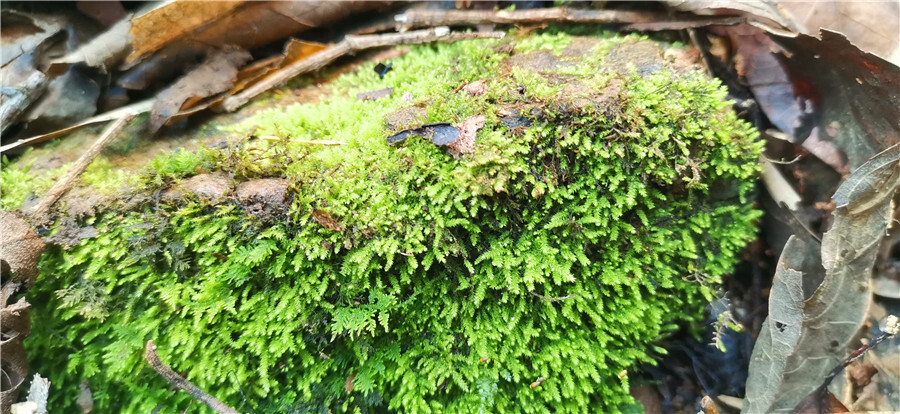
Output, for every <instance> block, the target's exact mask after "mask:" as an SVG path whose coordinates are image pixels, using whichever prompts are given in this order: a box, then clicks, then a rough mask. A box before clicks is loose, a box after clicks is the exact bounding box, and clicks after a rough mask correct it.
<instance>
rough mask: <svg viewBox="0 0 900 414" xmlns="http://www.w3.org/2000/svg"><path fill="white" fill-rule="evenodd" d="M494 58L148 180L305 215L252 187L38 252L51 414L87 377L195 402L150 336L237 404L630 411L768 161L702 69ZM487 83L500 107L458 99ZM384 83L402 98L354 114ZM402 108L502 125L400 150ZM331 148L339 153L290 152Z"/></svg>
mask: <svg viewBox="0 0 900 414" xmlns="http://www.w3.org/2000/svg"><path fill="white" fill-rule="evenodd" d="M576 40H578V39H565V38H564V37H563V36H559V37H555V38H552V39H550V43H552V44H553V45H556V46H559V45H561V44H563V43H564V42H570V41H571V42H570V43H566V44H572V43H574V42H575V41H576ZM602 41H603V40H601V42H602ZM545 43H546V42H545V41H544V40H541V41H539V42H536V43H535V44H536V45H543V44H545ZM495 45H496V43H495V42H493V41H471V42H460V43H456V44H452V45H434V46H419V47H414V48H413V50H412V51H411V52H410V53H409V54H407V55H405V56H403V57H401V58H399V59H396V60H394V61H393V62H394V68H395V69H394V70H393V71H391V72H390V73H388V75H387V76H386V77H385V79H384V80H379V79H378V77H377V76H375V75H374V74H373V73H372V71H371V68H369V67H363V68H362V69H360V71H359V73H356V74H350V75H345V76H343V77H341V78H340V79H338V80H337V81H336V82H335V84H334V93H333V96H332V98H331V99H329V100H327V101H326V102H323V103H321V104H317V105H310V104H306V105H294V106H290V107H287V108H279V109H272V110H269V111H265V112H263V113H260V114H259V115H258V116H256V117H254V118H251V119H249V120H247V121H245V122H244V123H242V124H240V125H237V126H235V127H234V129H235V133H240V134H245V133H246V132H247V131H249V130H250V129H251V128H256V130H255V132H254V134H256V135H258V136H262V135H274V136H277V137H281V138H284V139H282V140H280V141H278V140H276V141H261V140H254V141H244V142H242V143H241V146H240V148H237V147H232V148H230V149H227V150H225V151H222V152H221V153H215V152H210V151H206V150H204V151H201V152H196V153H185V154H174V155H172V156H169V157H166V158H161V159H159V160H157V161H156V162H154V164H152V166H151V168H152V170H153V171H155V173H154V174H155V177H156V179H157V181H156V182H157V184H161V183H165V182H168V181H170V180H171V179H172V178H178V177H184V176H187V175H191V174H196V173H197V172H199V171H204V170H205V171H219V170H221V171H222V172H224V173H227V174H230V175H233V176H234V177H235V179H236V180H238V181H239V182H242V181H246V180H252V179H256V178H263V177H283V178H285V179H287V180H288V183H289V187H288V188H289V190H288V201H289V207H286V213H278V212H277V211H280V210H277V209H275V210H273V211H276V212H275V213H255V214H250V213H249V212H250V211H267V210H265V209H261V210H254V208H261V207H259V203H260V201H252V200H251V201H248V200H249V199H242V198H241V197H243V196H241V195H240V194H242V193H241V191H242V190H241V188H238V190H236V191H235V194H237V195H236V196H234V197H233V198H231V199H229V200H227V201H225V202H222V203H219V204H217V205H215V206H210V205H206V204H203V203H201V202H198V201H191V200H190V198H189V199H188V200H181V201H172V202H161V203H159V204H156V203H150V204H149V205H148V206H147V207H146V208H145V209H143V210H140V211H134V212H130V213H127V214H109V215H107V216H105V217H102V218H100V219H99V220H98V221H97V222H96V223H95V226H96V227H97V228H98V230H99V236H97V237H96V238H93V239H90V240H86V241H84V242H82V244H80V245H79V246H76V247H74V248H72V249H71V250H69V251H62V250H56V251H55V252H54V253H52V254H49V255H47V257H46V258H45V260H43V261H42V263H41V267H42V270H43V275H42V277H43V279H42V283H41V284H39V287H38V288H37V290H34V291H33V292H32V293H31V295H32V296H31V298H30V301H31V303H34V304H38V305H36V306H35V309H34V310H33V314H34V315H35V318H36V319H35V320H36V321H40V323H36V324H35V327H34V332H33V334H32V337H31V338H29V339H28V341H27V344H28V347H29V349H28V354H29V355H30V356H31V358H32V364H33V367H34V369H36V370H37V371H38V372H41V373H42V374H44V375H47V376H49V377H50V379H51V381H53V387H54V388H53V391H52V392H51V398H53V404H55V407H58V408H57V409H58V410H61V411H65V410H66V409H69V410H71V409H72V407H71V405H72V404H73V402H74V401H75V397H76V394H77V392H78V391H77V390H78V384H79V383H81V382H82V381H83V380H85V379H87V380H89V381H90V384H91V389H92V390H93V392H94V398H95V408H96V409H98V410H99V411H110V412H114V411H125V412H149V411H151V410H153V409H154V408H155V407H156V406H157V404H163V406H164V407H165V408H164V409H163V410H164V411H175V410H182V409H184V408H185V407H186V406H187V405H188V404H189V400H190V397H189V396H187V395H185V394H183V393H173V392H169V391H167V388H168V384H167V383H165V381H164V380H162V379H161V378H159V377H158V376H157V375H156V374H155V373H154V372H153V371H152V370H151V369H150V368H149V367H148V366H147V365H146V363H145V362H144V361H143V358H142V354H143V347H144V344H145V343H146V341H147V340H149V339H153V340H154V342H155V343H156V344H157V346H158V347H159V353H160V355H161V356H162V359H163V360H164V361H166V362H167V363H169V364H170V365H172V366H173V368H174V369H175V370H176V371H178V372H186V373H187V378H188V379H189V380H191V381H193V382H194V383H195V384H197V385H198V386H200V387H201V388H203V389H205V390H207V391H209V392H210V393H212V394H213V395H215V396H217V397H218V398H220V399H223V400H225V401H227V402H228V403H229V404H230V405H232V406H234V407H242V408H240V409H241V410H242V411H254V412H307V411H310V412H325V411H330V412H385V411H400V412H434V413H444V412H453V413H457V412H458V413H479V412H528V413H531V412H535V413H537V412H550V411H557V412H615V411H617V410H619V409H621V407H625V406H626V405H627V404H630V403H632V399H631V397H630V396H629V394H628V377H627V376H625V377H622V378H621V379H620V378H619V373H620V372H622V371H623V370H633V369H634V367H635V365H636V364H637V363H641V362H650V361H652V352H653V351H652V349H653V345H652V344H653V342H654V341H655V340H656V339H658V338H659V337H660V335H662V334H663V333H665V332H666V331H670V330H671V329H673V327H674V326H675V325H674V324H677V323H679V322H691V321H694V320H696V319H697V318H698V317H699V316H700V313H701V311H702V309H703V306H704V303H705V299H704V296H705V295H707V296H708V295H709V292H710V289H711V286H712V284H713V283H715V282H716V281H717V280H718V278H719V277H720V276H721V275H722V274H724V273H726V272H728V271H729V269H730V268H731V266H732V265H733V264H734V263H735V261H736V256H737V253H738V252H739V250H740V249H741V248H742V247H743V246H744V244H745V243H747V242H748V241H749V240H751V239H752V238H753V237H754V233H755V227H754V223H753V222H754V220H756V218H758V216H759V214H758V213H757V212H755V211H754V210H753V209H752V207H751V200H750V194H751V191H752V188H753V179H754V177H755V175H756V173H757V166H756V165H757V164H756V160H757V157H758V155H759V153H760V151H761V143H759V142H757V140H756V134H755V132H753V131H752V129H751V128H750V126H749V125H747V124H746V123H743V122H741V121H739V120H737V119H736V118H735V115H734V114H733V113H732V112H731V111H730V110H728V108H727V103H726V102H724V100H723V99H724V97H725V92H724V90H723V89H722V88H721V87H720V85H719V84H718V82H715V81H710V80H709V79H707V78H705V77H704V76H703V75H701V74H699V73H683V74H681V75H674V74H673V73H674V72H672V71H670V70H668V69H664V70H660V71H657V72H655V73H652V74H649V75H646V76H645V77H639V76H637V75H627V74H617V72H615V71H611V70H608V69H606V68H603V67H602V66H598V67H596V68H595V70H594V71H593V73H590V74H588V73H581V72H578V71H573V72H570V73H556V72H554V71H553V69H552V68H551V69H548V70H546V71H544V70H538V71H535V70H532V69H528V67H529V66H528V65H530V64H531V63H530V62H528V61H524V62H521V63H522V64H521V65H513V64H510V63H509V60H506V59H507V57H508V56H507V55H505V54H502V53H498V52H495V51H494V50H493V49H492V47H493V46H495ZM556 46H555V47H556ZM529 47H531V46H529ZM535 47H538V46H535ZM540 47H543V46H540ZM597 47H602V45H598V46H597ZM589 50H590V49H589ZM550 64H551V66H552V65H555V64H556V63H553V62H550ZM598 64H599V63H598ZM660 64H661V63H660ZM640 69H641V68H635V73H638V72H639V70H640ZM585 72H586V71H585ZM596 73H603V74H604V75H603V77H602V78H598V77H596V76H595V74H596ZM477 80H483V81H485V85H487V86H486V87H487V90H486V91H485V92H484V94H482V95H477V96H471V95H469V94H467V93H466V92H465V91H464V90H463V89H460V87H461V86H462V85H464V83H465V82H474V81H477ZM579 85H580V86H579ZM386 86H392V87H394V93H393V95H391V96H390V97H388V98H384V99H380V100H376V101H362V102H361V101H357V100H356V98H355V96H356V93H358V92H362V91H368V90H373V89H379V88H383V87H386ZM407 92H408V93H409V94H410V95H412V97H413V99H412V100H411V101H407V100H406V99H404V98H403V95H404V93H407ZM409 108H417V109H415V110H417V111H420V112H421V113H424V116H423V117H422V118H421V119H413V121H412V122H414V123H415V124H416V125H419V124H422V123H428V122H450V123H459V122H462V121H463V120H464V119H466V118H468V117H470V116H473V115H484V116H485V119H486V121H485V126H484V127H483V128H482V129H481V130H480V131H478V134H477V140H476V146H475V149H474V151H473V152H472V153H470V154H463V155H462V156H460V157H459V158H454V157H453V156H451V155H449V154H448V153H447V151H446V150H445V149H444V148H442V147H438V146H436V145H434V144H432V143H431V142H429V141H428V140H426V139H423V138H421V137H411V138H407V139H406V140H405V141H403V142H401V143H398V144H396V145H394V146H388V145H387V143H386V141H385V138H386V137H387V136H388V135H390V134H392V133H394V132H396V131H393V130H392V129H391V127H390V125H388V122H387V121H386V120H387V119H389V118H390V117H391V116H392V115H396V114H397V113H398V111H400V110H404V109H409ZM319 139H324V140H336V141H343V142H345V145H341V146H333V147H324V146H317V145H309V144H302V143H298V142H295V141H292V140H319ZM239 182H237V183H235V184H240V183H239ZM248 184H253V183H248ZM266 202H267V203H270V204H277V202H278V200H275V201H272V200H269V201H266ZM252 203H257V204H255V206H256V207H253V208H251V204H252ZM269 207H271V206H269ZM71 298H78V299H79V300H71ZM632 372H633V371H632ZM538 378H543V380H542V381H538ZM533 383H537V384H538V385H534V386H532V385H531V384H533ZM241 391H243V393H244V394H245V395H246V397H247V401H246V402H243V400H242V398H241Z"/></svg>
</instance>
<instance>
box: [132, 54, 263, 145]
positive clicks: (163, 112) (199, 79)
mask: <svg viewBox="0 0 900 414" xmlns="http://www.w3.org/2000/svg"><path fill="white" fill-rule="evenodd" d="M250 57H251V56H250V53H248V52H247V51H245V50H242V49H226V50H222V51H219V52H217V53H214V54H213V55H211V56H209V57H208V58H207V59H206V61H205V62H203V64H202V65H200V66H199V67H197V68H196V69H194V70H192V71H190V72H188V73H187V74H186V75H185V76H184V77H182V78H181V79H179V80H178V82H175V84H174V85H172V86H170V87H168V88H166V89H165V90H164V91H162V92H160V93H159V96H158V97H157V98H156V101H155V102H154V103H153V109H152V111H151V113H150V125H149V130H150V132H154V131H156V130H158V129H159V128H161V127H162V126H163V124H164V123H165V122H166V120H168V119H169V118H170V117H171V116H173V115H175V114H176V113H178V112H179V111H180V110H181V109H182V105H184V103H185V102H187V101H189V100H199V99H202V98H206V97H209V96H213V95H216V94H219V93H222V92H225V91H228V90H229V89H231V87H232V85H233V84H234V81H235V79H237V73H238V68H239V67H240V66H241V65H243V64H244V63H246V62H247V61H248V60H250Z"/></svg>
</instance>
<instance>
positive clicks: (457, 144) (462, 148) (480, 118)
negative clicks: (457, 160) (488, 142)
mask: <svg viewBox="0 0 900 414" xmlns="http://www.w3.org/2000/svg"><path fill="white" fill-rule="evenodd" d="M483 127H484V115H474V116H470V117H468V118H466V119H465V120H463V121H462V123H460V124H459V126H458V128H459V131H460V132H459V138H458V139H457V140H456V141H454V142H451V143H450V144H448V145H447V152H449V153H450V155H452V156H454V157H459V156H460V154H469V153H471V152H472V151H473V150H474V149H475V136H476V135H478V130H479V129H481V128H483Z"/></svg>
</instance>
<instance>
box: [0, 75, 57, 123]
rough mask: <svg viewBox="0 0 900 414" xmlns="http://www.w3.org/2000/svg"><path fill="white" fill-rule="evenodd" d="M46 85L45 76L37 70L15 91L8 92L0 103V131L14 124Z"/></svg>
mask: <svg viewBox="0 0 900 414" xmlns="http://www.w3.org/2000/svg"><path fill="white" fill-rule="evenodd" d="M46 87H47V77H46V76H44V74H43V73H41V72H39V71H34V72H33V73H32V74H31V75H30V76H28V78H27V79H25V82H23V83H22V85H21V86H20V87H19V88H18V89H16V90H15V92H12V93H10V96H9V97H7V98H6V102H3V105H0V133H3V132H6V129H7V128H9V127H10V126H11V125H13V124H15V121H16V119H17V118H18V117H19V115H21V114H22V112H24V111H25V108H28V105H31V103H32V102H34V101H35V100H36V99H37V98H38V97H39V96H41V94H42V93H43V92H44V89H45V88H46ZM4 88H5V87H4Z"/></svg>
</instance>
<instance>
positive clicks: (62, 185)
mask: <svg viewBox="0 0 900 414" xmlns="http://www.w3.org/2000/svg"><path fill="white" fill-rule="evenodd" d="M135 116H137V115H136V114H134V113H128V114H125V115H124V116H122V117H121V118H119V120H118V121H116V122H114V123H113V124H112V125H110V126H109V127H108V128H106V130H105V131H103V134H101V135H100V138H97V140H96V141H94V143H93V144H92V145H91V147H90V148H88V150H87V151H86V152H85V153H84V154H82V155H81V157H78V160H76V161H75V165H73V166H72V168H69V170H68V171H66V173H65V174H63V176H62V177H61V178H60V179H59V181H57V182H56V184H53V187H52V188H50V191H47V194H44V196H43V197H41V200H40V201H39V202H38V204H37V206H36V207H35V208H34V209H33V210H32V213H31V216H32V217H33V218H35V219H37V220H43V219H44V217H45V216H46V215H47V213H48V212H49V211H50V207H52V206H53V204H54V203H56V200H59V198H60V197H62V196H63V195H64V194H65V193H66V192H68V191H69V190H70V189H72V186H74V185H75V180H77V179H78V177H79V176H80V175H81V173H83V172H84V170H85V169H86V168H87V166H88V165H89V164H90V163H91V161H93V160H94V158H95V157H96V156H97V155H98V154H100V151H103V149H104V148H106V146H107V145H109V143H110V142H112V140H113V139H114V138H115V137H116V136H118V135H119V133H120V132H122V130H123V129H125V127H126V126H128V123H129V122H131V120H132V119H134V117H135Z"/></svg>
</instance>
